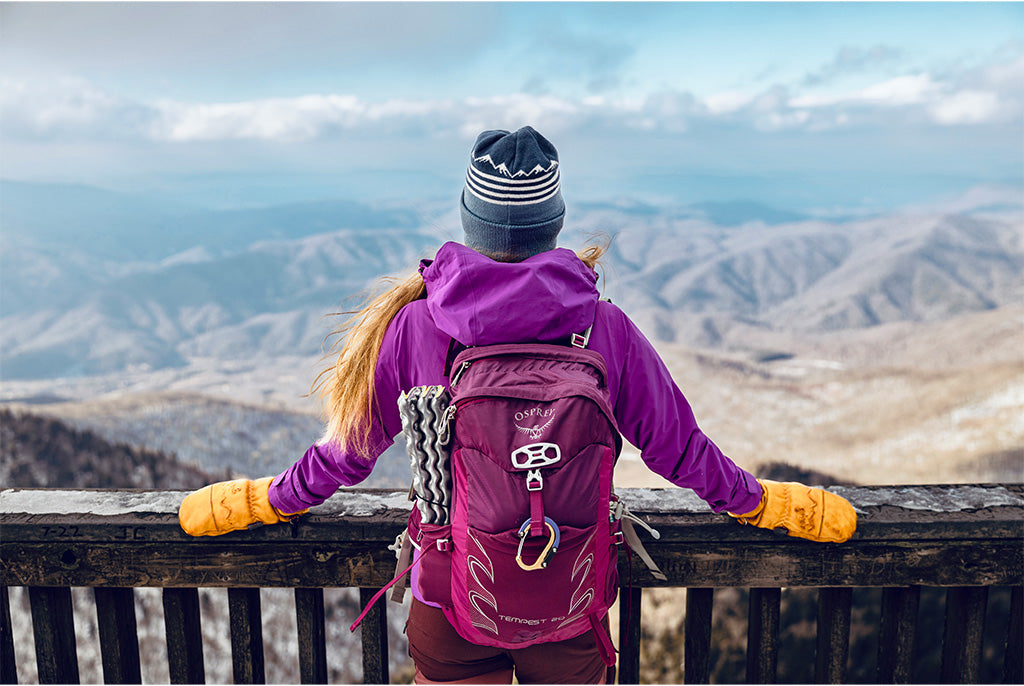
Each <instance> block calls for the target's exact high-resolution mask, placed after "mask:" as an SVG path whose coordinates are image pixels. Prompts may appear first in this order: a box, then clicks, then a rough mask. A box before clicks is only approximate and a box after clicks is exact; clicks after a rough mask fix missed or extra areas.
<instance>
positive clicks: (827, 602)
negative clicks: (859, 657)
mask: <svg viewBox="0 0 1024 686" xmlns="http://www.w3.org/2000/svg"><path fill="white" fill-rule="evenodd" d="M852 600H853V589H850V588H845V587H843V588H822V589H819V591H818V640H817V646H818V649H817V652H816V654H815V660H814V680H815V681H816V682H817V683H819V684H841V683H844V682H845V681H846V661H847V658H848V657H849V656H850V605H851V603H852Z"/></svg>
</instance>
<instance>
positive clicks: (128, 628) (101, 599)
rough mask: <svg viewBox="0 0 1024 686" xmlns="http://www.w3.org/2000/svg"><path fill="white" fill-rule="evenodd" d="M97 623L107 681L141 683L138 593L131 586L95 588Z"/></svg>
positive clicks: (108, 682)
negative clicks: (137, 621) (136, 607)
mask: <svg viewBox="0 0 1024 686" xmlns="http://www.w3.org/2000/svg"><path fill="white" fill-rule="evenodd" d="M93 595H94V596H95V598H96V625H97V627H98V628H99V633H100V654H101V655H102V658H103V683H105V684H141V683H142V667H141V665H140V664H139V634H138V631H137V629H136V622H135V593H134V591H133V590H132V589H130V588H105V587H102V586H97V587H95V588H94V589H93Z"/></svg>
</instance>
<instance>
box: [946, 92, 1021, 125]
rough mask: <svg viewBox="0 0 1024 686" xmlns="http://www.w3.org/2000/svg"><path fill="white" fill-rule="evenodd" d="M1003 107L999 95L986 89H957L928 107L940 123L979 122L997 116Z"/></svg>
mask: <svg viewBox="0 0 1024 686" xmlns="http://www.w3.org/2000/svg"><path fill="white" fill-rule="evenodd" d="M1002 109H1003V107H1002V103H1001V102H1000V100H999V96H998V95H996V94H995V93H991V92H986V91H959V92H957V93H953V94H952V95H950V96H948V97H945V98H942V99H940V100H938V101H937V102H935V103H934V104H932V105H930V106H929V108H928V112H929V114H930V115H931V116H932V118H933V119H934V120H935V121H937V122H939V123H940V124H946V125H955V124H980V123H983V122H986V121H990V120H992V119H994V118H996V117H997V115H999V114H1000V112H1001V110H1002Z"/></svg>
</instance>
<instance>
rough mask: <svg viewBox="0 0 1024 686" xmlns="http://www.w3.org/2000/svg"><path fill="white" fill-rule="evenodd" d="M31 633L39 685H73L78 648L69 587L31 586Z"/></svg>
mask: <svg viewBox="0 0 1024 686" xmlns="http://www.w3.org/2000/svg"><path fill="white" fill-rule="evenodd" d="M28 597H29V602H30V603H31V605H32V634H33V635H34V636H35V639H36V666H37V667H38V669H39V683H41V684H77V683H79V681H78V651H77V646H76V644H75V618H74V611H73V609H72V606H71V589H70V588H68V587H66V586H55V587H42V586H31V587H29V589H28Z"/></svg>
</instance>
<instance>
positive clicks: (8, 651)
mask: <svg viewBox="0 0 1024 686" xmlns="http://www.w3.org/2000/svg"><path fill="white" fill-rule="evenodd" d="M16 683H18V667H17V665H16V664H15V662H14V634H13V633H12V629H11V603H10V597H9V595H8V593H7V587H6V586H0V684H16Z"/></svg>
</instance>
